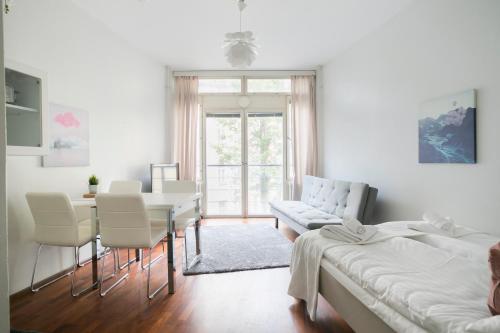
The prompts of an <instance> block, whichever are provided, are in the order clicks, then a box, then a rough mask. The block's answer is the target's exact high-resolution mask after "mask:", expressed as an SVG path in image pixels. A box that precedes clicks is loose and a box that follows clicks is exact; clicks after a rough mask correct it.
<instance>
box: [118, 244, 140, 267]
mask: <svg viewBox="0 0 500 333" xmlns="http://www.w3.org/2000/svg"><path fill="white" fill-rule="evenodd" d="M115 250H116V257H117V260H118V266H117V267H118V269H119V270H122V269H124V268H125V267H127V263H124V264H123V265H122V264H121V263H120V249H115ZM128 251H130V250H128ZM135 259H136V258H134V259H132V260H129V263H130V264H133V263H134V262H135Z"/></svg>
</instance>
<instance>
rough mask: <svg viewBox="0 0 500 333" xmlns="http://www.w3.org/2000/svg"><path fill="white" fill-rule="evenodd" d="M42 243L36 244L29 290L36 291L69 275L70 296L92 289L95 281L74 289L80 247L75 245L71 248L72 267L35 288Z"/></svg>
mask: <svg viewBox="0 0 500 333" xmlns="http://www.w3.org/2000/svg"><path fill="white" fill-rule="evenodd" d="M43 245H45V244H38V250H37V253H36V258H35V264H34V265H33V273H32V274H31V286H30V288H31V291H32V292H33V293H37V292H38V291H39V290H40V289H42V288H45V287H47V286H49V285H51V284H53V283H54V282H57V281H59V280H61V279H62V278H64V277H66V276H70V275H73V276H72V277H71V296H73V297H77V296H79V295H81V294H82V293H84V292H87V291H89V290H90V289H92V288H93V287H94V286H95V285H96V283H94V284H92V285H90V286H89V287H87V288H84V289H82V290H80V291H78V292H76V291H75V276H76V271H77V269H78V267H79V260H78V257H79V254H80V247H79V246H75V247H73V249H74V256H73V269H72V270H71V271H70V272H68V273H65V274H63V275H61V276H58V277H56V278H54V279H52V280H50V281H48V282H46V283H44V284H43V285H41V286H39V287H38V288H35V273H36V266H37V265H38V259H39V258H40V252H41V250H42V247H43Z"/></svg>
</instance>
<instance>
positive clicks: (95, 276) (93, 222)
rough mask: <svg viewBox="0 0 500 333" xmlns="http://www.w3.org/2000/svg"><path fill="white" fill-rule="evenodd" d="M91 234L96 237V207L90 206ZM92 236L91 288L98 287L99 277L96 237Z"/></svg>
mask: <svg viewBox="0 0 500 333" xmlns="http://www.w3.org/2000/svg"><path fill="white" fill-rule="evenodd" d="M90 219H91V223H90V224H91V232H92V233H91V234H92V235H95V236H96V237H97V207H95V206H94V207H91V208H90ZM96 237H92V242H91V243H92V285H93V289H97V288H99V283H98V282H99V279H98V274H97V259H98V258H97V255H98V253H97V238H96Z"/></svg>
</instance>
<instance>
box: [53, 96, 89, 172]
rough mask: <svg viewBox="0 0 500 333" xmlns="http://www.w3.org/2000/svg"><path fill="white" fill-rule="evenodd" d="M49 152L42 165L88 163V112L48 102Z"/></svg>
mask: <svg viewBox="0 0 500 333" xmlns="http://www.w3.org/2000/svg"><path fill="white" fill-rule="evenodd" d="M48 126H49V154H48V155H46V156H44V157H43V166H44V167H70V166H88V165H89V116H88V112H87V111H84V110H80V109H76V108H73V107H70V106H64V105H59V104H53V103H51V104H49V122H48Z"/></svg>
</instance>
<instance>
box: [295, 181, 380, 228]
mask: <svg viewBox="0 0 500 333" xmlns="http://www.w3.org/2000/svg"><path fill="white" fill-rule="evenodd" d="M303 182H304V183H303V187H302V196H301V201H303V202H305V203H307V204H309V205H311V206H313V207H315V208H318V209H320V210H322V211H324V212H326V213H328V214H334V215H337V216H338V217H341V218H342V217H344V215H345V216H347V215H349V216H351V217H354V218H356V219H358V220H360V221H361V222H365V221H364V220H365V219H367V218H369V217H368V216H365V207H366V203H367V198H368V194H369V189H370V187H369V186H368V184H365V183H356V182H348V181H342V180H330V179H325V178H318V177H313V176H304V181H303ZM372 193H373V192H372ZM374 193H375V197H376V191H375V192H374ZM375 197H373V196H372V197H371V199H372V200H375ZM367 213H368V212H367ZM370 213H371V211H370Z"/></svg>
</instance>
